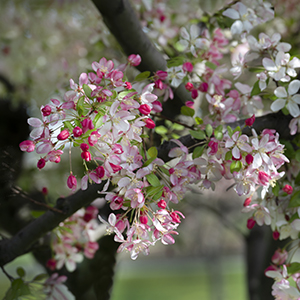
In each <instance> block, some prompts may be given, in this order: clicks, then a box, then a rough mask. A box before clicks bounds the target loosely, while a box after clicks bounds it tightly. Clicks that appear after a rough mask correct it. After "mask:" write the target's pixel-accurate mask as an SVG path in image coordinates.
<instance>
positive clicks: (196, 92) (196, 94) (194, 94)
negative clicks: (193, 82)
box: [191, 89, 198, 99]
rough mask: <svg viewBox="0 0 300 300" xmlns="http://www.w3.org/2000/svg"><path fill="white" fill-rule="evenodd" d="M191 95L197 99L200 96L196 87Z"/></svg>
mask: <svg viewBox="0 0 300 300" xmlns="http://www.w3.org/2000/svg"><path fill="white" fill-rule="evenodd" d="M191 97H192V98H193V99H196V98H197V97H198V91H197V90H196V89H195V90H192V92H191Z"/></svg>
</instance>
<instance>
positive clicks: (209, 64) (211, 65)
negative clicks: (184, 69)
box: [205, 61, 217, 70]
mask: <svg viewBox="0 0 300 300" xmlns="http://www.w3.org/2000/svg"><path fill="white" fill-rule="evenodd" d="M205 65H206V66H207V67H208V68H210V69H212V70H215V69H216V68H217V65H215V64H213V63H212V62H210V61H207V62H206V63H205Z"/></svg>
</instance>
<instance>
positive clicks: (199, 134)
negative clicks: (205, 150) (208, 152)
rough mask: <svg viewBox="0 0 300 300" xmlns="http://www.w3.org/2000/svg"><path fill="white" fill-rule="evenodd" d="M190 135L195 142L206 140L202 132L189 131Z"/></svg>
mask: <svg viewBox="0 0 300 300" xmlns="http://www.w3.org/2000/svg"><path fill="white" fill-rule="evenodd" d="M190 134H191V136H192V137H193V138H195V139H197V140H204V139H205V138H206V135H205V133H204V131H203V130H198V131H195V130H190Z"/></svg>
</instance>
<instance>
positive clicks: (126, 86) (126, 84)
mask: <svg viewBox="0 0 300 300" xmlns="http://www.w3.org/2000/svg"><path fill="white" fill-rule="evenodd" d="M131 88H132V85H131V83H130V82H128V81H125V89H127V90H130V89H131Z"/></svg>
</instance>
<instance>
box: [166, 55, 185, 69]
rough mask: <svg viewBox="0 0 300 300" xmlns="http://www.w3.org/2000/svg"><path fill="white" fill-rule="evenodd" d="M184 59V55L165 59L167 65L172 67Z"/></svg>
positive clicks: (180, 63)
mask: <svg viewBox="0 0 300 300" xmlns="http://www.w3.org/2000/svg"><path fill="white" fill-rule="evenodd" d="M185 59H186V58H185V57H184V56H177V57H174V58H171V59H168V60H167V67H168V68H172V67H178V66H181V65H182V64H183V63H184V61H185Z"/></svg>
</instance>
